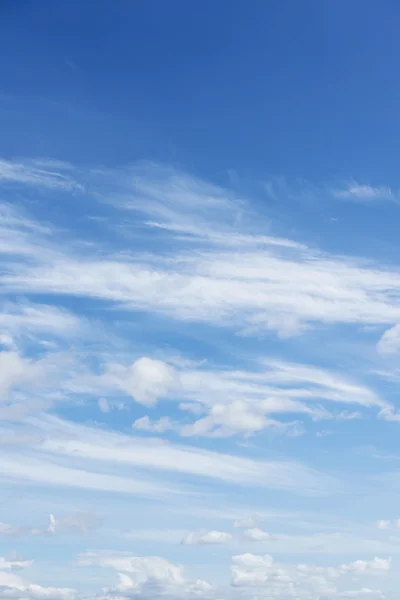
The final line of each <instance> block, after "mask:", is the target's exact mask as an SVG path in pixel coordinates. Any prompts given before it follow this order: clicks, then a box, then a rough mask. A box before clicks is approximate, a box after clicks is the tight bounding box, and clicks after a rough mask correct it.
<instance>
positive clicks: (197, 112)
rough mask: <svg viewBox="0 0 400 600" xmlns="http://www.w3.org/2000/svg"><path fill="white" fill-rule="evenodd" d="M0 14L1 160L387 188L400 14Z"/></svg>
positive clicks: (312, 5) (271, 0)
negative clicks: (139, 163) (383, 183)
mask: <svg viewBox="0 0 400 600" xmlns="http://www.w3.org/2000/svg"><path fill="white" fill-rule="evenodd" d="M0 11H1V12H0V15H1V19H0V54H1V56H2V64H1V80H0V89H1V106H2V108H3V110H2V111H1V121H0V127H1V131H2V142H3V148H4V149H5V151H6V153H7V154H8V155H9V156H15V155H18V154H19V152H20V147H21V141H22V140H23V142H24V147H25V148H26V149H28V148H29V150H31V151H32V152H33V153H39V154H41V155H46V154H48V155H54V154H56V155H57V156H59V157H60V158H61V159H65V160H72V159H76V158H77V156H78V157H79V159H80V160H81V161H88V162H93V161H94V162H96V161H99V162H101V163H105V164H107V165H112V164H121V163H123V162H125V161H132V160H134V159H135V158H139V157H140V158H144V157H145V158H146V157H148V158H151V159H155V158H156V159H160V160H162V161H168V162H171V161H172V162H177V163H178V164H180V165H184V166H186V167H188V168H191V169H193V170H195V171H196V172H198V173H199V174H202V175H207V176H208V175H212V177H213V178H214V179H218V178H219V177H224V176H225V172H226V171H227V170H232V169H233V170H235V169H240V171H241V172H242V173H244V174H246V175H247V174H248V175H249V176H257V175H260V174H263V175H264V174H265V173H266V172H268V173H271V174H273V175H274V176H276V175H278V176H279V175H282V174H283V173H284V174H285V176H286V177H288V178H296V177H302V178H306V179H312V180H314V181H315V180H316V179H317V180H321V179H323V180H325V179H332V178H340V177H348V174H349V170H350V171H351V174H352V176H354V177H355V178H356V179H357V178H358V177H361V176H363V174H364V173H365V170H366V169H370V170H372V171H373V174H374V177H376V178H377V179H379V178H381V179H385V178H387V177H390V178H392V177H393V178H398V174H397V173H398V169H397V154H398V150H399V147H398V146H399V139H400V135H399V133H400V131H399V128H400V122H399V109H398V106H399V99H400V94H399V83H398V81H399V73H400V37H399V35H398V23H399V19H400V5H399V4H398V3H397V2H395V1H390V0H388V1H387V2H385V3H383V4H382V3H381V2H376V1H371V0H364V1H362V0H353V1H351V2H348V1H347V0H337V1H324V2H321V1H319V0H318V1H317V0H315V1H314V0H305V1H304V2H299V1H298V0H283V1H282V0H268V1H265V0H252V1H250V2H242V1H236V0H229V1H224V0H219V1H218V2H214V1H210V0H206V1H204V2H187V1H177V0H171V1H168V2H165V1H163V0H145V1H141V0H136V1H134V2H132V1H128V0H126V1H125V0H117V1H115V2H107V1H105V0H99V1H98V2H87V1H86V2H81V1H78V0H72V1H70V2H51V1H48V0H42V1H41V2H29V1H26V0H21V1H20V2H11V1H7V0H2V2H1V7H0ZM26 103H29V109H30V110H29V113H30V114H29V115H27V111H26ZM33 116H34V118H33ZM50 134H51V135H50ZM377 155H378V156H380V158H381V159H383V157H384V160H381V161H379V162H378V163H377V159H376V157H377Z"/></svg>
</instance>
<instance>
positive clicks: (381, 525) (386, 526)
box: [376, 519, 390, 529]
mask: <svg viewBox="0 0 400 600" xmlns="http://www.w3.org/2000/svg"><path fill="white" fill-rule="evenodd" d="M376 525H377V527H378V529H389V527H390V521H387V520H386V519H381V520H380V521H378V522H377V524H376Z"/></svg>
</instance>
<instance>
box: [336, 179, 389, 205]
mask: <svg viewBox="0 0 400 600" xmlns="http://www.w3.org/2000/svg"><path fill="white" fill-rule="evenodd" d="M333 195H334V196H335V197H336V198H341V199H343V200H354V201H358V202H374V201H378V200H395V198H396V195H395V193H394V192H393V190H392V189H391V188H390V187H389V186H386V185H380V186H372V185H369V184H361V183H357V182H356V181H351V182H350V183H349V184H348V185H347V186H346V187H344V188H342V189H337V190H333Z"/></svg>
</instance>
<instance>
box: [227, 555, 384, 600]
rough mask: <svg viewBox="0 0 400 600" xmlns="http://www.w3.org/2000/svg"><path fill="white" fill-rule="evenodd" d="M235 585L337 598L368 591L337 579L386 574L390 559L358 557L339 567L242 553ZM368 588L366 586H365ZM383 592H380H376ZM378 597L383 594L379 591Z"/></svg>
mask: <svg viewBox="0 0 400 600" xmlns="http://www.w3.org/2000/svg"><path fill="white" fill-rule="evenodd" d="M232 562H233V565H232V568H231V571H232V585H233V586H235V587H239V588H245V589H246V588H251V587H254V586H256V587H259V586H262V587H263V589H264V590H265V594H266V595H267V596H268V597H282V598H285V599H286V598H307V599H311V598H336V597H341V596H342V597H346V596H347V595H348V594H350V596H349V597H352V596H354V597H357V595H361V596H362V595H367V594H365V593H364V592H363V591H360V590H355V591H350V592H348V591H341V590H340V589H338V587H337V585H338V582H340V581H341V580H343V581H345V580H346V577H348V576H349V575H350V574H352V575H357V576H358V575H360V574H363V575H367V574H372V575H385V574H387V573H388V571H389V569H390V559H380V558H375V559H373V560H371V561H361V560H360V561H355V562H354V563H349V564H343V565H341V566H339V567H325V566H319V565H318V566H317V565H309V564H297V565H294V564H287V563H285V564H284V563H277V562H275V561H274V560H273V559H272V557H271V556H269V555H264V556H260V555H255V554H241V555H238V556H233V557H232ZM364 589H367V588H364ZM374 593H378V594H379V593H380V592H374ZM378 597H380V596H379V595H378Z"/></svg>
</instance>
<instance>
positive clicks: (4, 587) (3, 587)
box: [0, 570, 77, 600]
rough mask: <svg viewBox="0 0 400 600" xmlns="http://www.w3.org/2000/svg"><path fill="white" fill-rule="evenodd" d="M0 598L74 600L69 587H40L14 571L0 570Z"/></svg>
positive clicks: (9, 599) (75, 594)
mask: <svg viewBox="0 0 400 600" xmlns="http://www.w3.org/2000/svg"><path fill="white" fill-rule="evenodd" d="M0 598H2V599H4V600H75V599H76V598H77V593H76V591H75V590H73V589H70V588H56V587H42V586H40V585H36V584H33V583H28V582H26V581H25V580H24V579H22V578H21V577H19V576H18V575H15V574H14V573H7V572H4V571H1V570H0Z"/></svg>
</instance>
